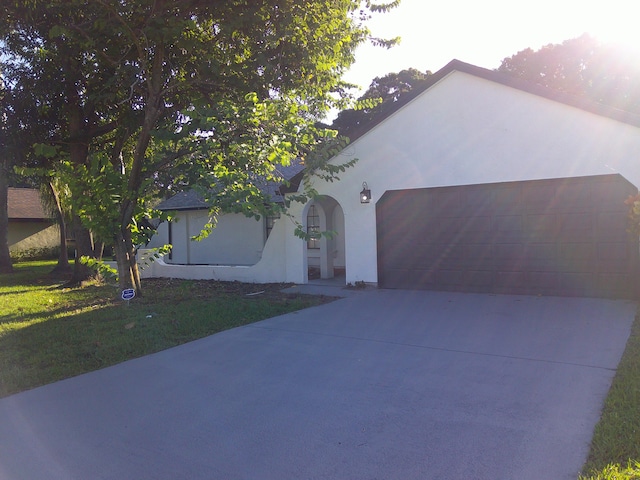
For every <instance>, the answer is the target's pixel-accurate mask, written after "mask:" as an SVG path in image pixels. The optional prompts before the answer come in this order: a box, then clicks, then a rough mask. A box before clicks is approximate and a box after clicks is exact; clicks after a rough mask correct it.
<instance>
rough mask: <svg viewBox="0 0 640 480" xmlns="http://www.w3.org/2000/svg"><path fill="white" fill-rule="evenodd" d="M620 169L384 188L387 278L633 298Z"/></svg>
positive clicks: (381, 209) (627, 189) (382, 266)
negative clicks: (594, 173)
mask: <svg viewBox="0 0 640 480" xmlns="http://www.w3.org/2000/svg"><path fill="white" fill-rule="evenodd" d="M636 193H637V188H636V187H634V186H633V185H632V184H631V183H630V182H628V181H627V180H626V179H625V178H623V177H622V176H621V175H618V174H613V175H598V176H590V177H578V178H562V179H549V180H532V181H521V182H507V183H494V184H482V185H465V186H453V187H435V188H420V189H410V190H392V191H387V192H385V194H384V195H383V196H382V198H381V199H380V200H379V201H378V202H377V204H376V230H377V256H378V285H379V286H380V287H382V288H403V289H425V290H447V291H462V292H481V293H507V294H527V295H558V296H586V297H605V298H632V297H633V298H635V293H636V289H637V271H638V239H637V238H635V239H634V238H633V237H632V236H631V235H630V234H629V233H628V232H627V209H626V205H625V204H624V201H625V199H626V198H627V197H628V196H629V195H634V194H636Z"/></svg>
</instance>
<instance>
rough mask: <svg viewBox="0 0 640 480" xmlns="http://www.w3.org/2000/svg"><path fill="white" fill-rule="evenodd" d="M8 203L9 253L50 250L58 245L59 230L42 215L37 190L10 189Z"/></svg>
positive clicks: (45, 215)
mask: <svg viewBox="0 0 640 480" xmlns="http://www.w3.org/2000/svg"><path fill="white" fill-rule="evenodd" d="M7 199H8V205H7V206H8V212H9V231H8V239H9V251H10V252H16V251H24V250H32V249H39V248H50V247H55V246H57V245H59V244H60V235H59V233H58V227H57V226H56V225H54V224H53V220H52V219H51V217H50V216H49V215H47V214H46V213H45V211H44V209H43V207H42V201H41V199H40V192H39V191H38V190H37V189H35V188H13V187H9V191H8V198H7Z"/></svg>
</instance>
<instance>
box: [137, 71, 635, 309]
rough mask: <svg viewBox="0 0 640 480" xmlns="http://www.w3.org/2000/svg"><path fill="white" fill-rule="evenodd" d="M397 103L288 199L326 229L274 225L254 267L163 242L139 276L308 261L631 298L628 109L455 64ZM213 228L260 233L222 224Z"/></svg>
mask: <svg viewBox="0 0 640 480" xmlns="http://www.w3.org/2000/svg"><path fill="white" fill-rule="evenodd" d="M398 103H399V104H398V105H397V109H396V110H395V111H394V112H393V113H391V114H389V115H388V116H387V117H385V118H383V119H380V120H379V121H378V122H377V123H376V124H374V125H369V126H368V128H367V129H366V131H362V132H361V133H360V134H359V135H356V136H354V137H355V138H352V143H351V144H350V146H349V147H347V148H346V149H345V150H343V151H342V152H341V153H340V154H339V155H338V156H337V157H336V159H335V162H337V163H344V161H347V160H350V159H352V158H358V162H357V163H356V165H355V166H354V167H352V168H349V169H347V171H346V172H344V173H343V174H342V175H341V179H340V181H339V182H334V183H328V182H323V181H319V180H317V179H316V180H315V181H314V187H315V188H316V189H317V191H318V192H319V193H320V194H321V197H320V199H318V200H316V201H314V202H310V203H308V204H307V205H295V204H294V206H293V207H292V209H291V214H292V215H293V216H294V218H296V219H297V220H298V221H300V222H301V223H303V224H304V225H305V226H306V228H307V229H308V230H332V231H334V232H336V236H335V237H334V238H333V239H325V238H322V239H320V240H318V241H314V242H305V241H303V240H301V239H299V238H297V237H295V236H294V233H293V232H294V225H293V223H292V222H289V221H288V220H286V219H281V220H278V221H277V222H275V225H274V226H273V229H272V230H271V232H270V235H269V237H268V238H267V239H266V241H265V243H264V244H263V246H262V249H261V251H260V255H259V259H258V256H256V257H254V258H255V259H257V261H256V263H253V264H252V265H240V264H236V265H232V262H225V261H224V260H225V258H224V257H223V256H218V257H214V253H213V252H212V251H211V252H205V251H203V252H202V257H201V258H200V259H199V261H202V263H206V265H199V266H193V265H191V266H190V265H187V264H181V265H178V264H177V263H178V261H177V259H180V258H185V255H186V254H185V249H187V248H189V247H188V246H187V245H186V244H183V243H179V242H176V240H175V237H174V239H173V244H174V252H173V258H172V259H164V261H160V262H157V263H155V264H154V265H153V266H152V267H151V268H150V269H148V271H147V272H146V273H145V275H146V276H172V277H181V278H218V279H221V280H242V281H254V282H271V281H273V282H280V281H286V282H295V283H306V282H309V281H310V280H309V272H310V271H312V272H313V271H316V268H317V271H319V275H320V277H322V278H331V277H334V276H336V275H341V274H342V273H343V272H344V277H343V281H344V282H345V283H355V282H358V281H362V282H366V283H370V284H377V285H378V286H380V287H384V288H417V289H442V290H458V291H474V292H499V293H524V294H549V295H583V296H604V297H629V296H633V295H635V292H636V283H637V273H638V239H637V238H632V237H631V236H630V235H629V234H628V233H627V223H626V222H627V220H626V206H625V205H624V201H625V199H626V198H627V196H628V195H630V194H635V193H637V185H639V184H640V162H638V154H639V153H640V118H638V117H637V116H634V115H631V114H629V113H626V112H621V111H617V110H611V109H608V108H607V107H605V106H602V105H597V104H593V103H590V102H587V101H585V100H583V99H577V98H574V97H569V96H565V95H560V94H558V93H557V92H555V91H550V90H548V89H545V88H542V87H539V86H536V85H532V84H530V83H526V82H522V81H520V80H518V79H515V78H513V77H510V76H506V75H503V74H500V73H497V72H494V71H489V70H485V69H483V68H479V67H475V66H473V65H469V64H465V63H462V62H460V61H457V60H454V61H452V62H450V63H449V64H448V65H447V66H445V67H444V68H443V69H441V70H440V71H439V72H437V73H436V74H434V75H433V76H432V78H431V81H430V82H429V83H428V84H427V85H426V86H425V88H423V89H422V90H421V91H417V92H412V94H411V98H405V99H403V100H402V101H401V102H398ZM299 179H300V173H299V174H298V175H297V176H295V177H293V179H292V180H293V185H292V187H291V189H292V190H295V188H297V184H299ZM362 192H365V193H369V194H370V198H368V199H367V200H364V201H361V193H362ZM285 194H286V192H285ZM194 220H195V219H194ZM251 221H254V222H255V220H251ZM200 226H201V225H200ZM223 228H224V229H225V230H224V233H223ZM227 228H229V230H228V231H227V230H226V229H227ZM216 230H217V231H214V234H213V235H216V234H218V235H220V236H221V237H222V236H226V237H227V238H230V239H236V241H237V242H238V243H239V242H241V241H244V240H242V239H243V238H244V236H246V235H249V236H251V235H253V236H254V237H257V236H258V235H260V238H262V239H264V238H265V235H264V233H262V230H260V233H258V231H257V230H256V232H255V233H254V234H251V233H249V232H247V231H246V230H243V229H242V228H241V227H239V226H237V225H236V226H232V225H231V223H229V225H228V227H227V225H226V222H225V223H223V219H222V218H221V219H220V222H219V225H218V227H217V229H216ZM234 231H236V232H237V233H233V232H234ZM258 243H259V242H258ZM258 243H256V245H258ZM191 248H193V247H191ZM203 248H205V249H206V247H203ZM249 248H254V250H255V246H253V247H247V249H249ZM222 252H223V250H222V249H220V250H219V251H218V252H217V253H216V255H218V254H219V255H222ZM228 258H231V257H230V253H229V257H228ZM172 262H173V264H171V263H172ZM216 263H221V264H226V265H224V266H222V265H220V266H218V265H214V264H216ZM310 267H312V268H311V269H310ZM313 267H315V268H313Z"/></svg>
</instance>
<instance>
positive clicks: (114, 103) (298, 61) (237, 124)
mask: <svg viewBox="0 0 640 480" xmlns="http://www.w3.org/2000/svg"><path fill="white" fill-rule="evenodd" d="M397 3H399V2H398V1H394V2H389V3H387V4H374V3H372V2H370V1H365V2H361V1H359V0H319V1H311V0H287V1H284V2H283V1H275V0H256V1H252V2H246V1H244V0H230V1H225V2H211V1H210V0H206V1H204V0H191V1H182V2H174V1H168V0H132V1H126V2H123V1H117V0H95V1H81V0H70V1H62V0H58V1H52V0H50V1H37V0H34V1H31V2H25V3H23V2H20V3H18V2H16V3H15V4H14V5H12V6H11V7H10V8H9V9H8V15H7V16H8V19H9V21H8V22H7V23H6V24H5V27H4V29H3V32H2V33H3V36H4V40H5V42H6V43H5V44H6V45H7V46H8V48H6V49H5V54H6V55H7V56H8V58H10V59H11V64H12V67H13V68H14V70H13V72H14V76H13V78H12V81H15V82H18V81H21V80H22V79H23V77H24V76H27V77H29V78H30V79H31V80H32V81H36V82H37V81H38V78H37V76H36V75H34V74H33V72H34V71H36V70H37V69H41V70H43V71H46V72H47V75H44V77H45V78H47V77H48V76H49V75H50V74H53V71H54V70H55V69H57V71H58V82H57V83H56V84H55V85H50V89H49V90H46V89H45V88H41V89H38V90H37V91H38V92H41V94H42V96H43V99H42V103H43V104H55V105H59V103H57V99H63V102H62V103H63V105H64V107H61V108H60V111H59V130H58V132H57V134H58V137H57V138H56V139H43V140H44V141H43V145H40V147H39V150H38V153H40V154H42V155H45V156H48V157H50V158H56V159H60V161H58V162H57V164H56V171H57V175H58V176H59V178H60V179H62V180H63V181H64V182H65V183H66V184H67V185H68V186H69V187H70V189H71V192H72V196H73V203H74V207H75V211H76V213H77V215H78V218H81V219H82V221H83V223H84V225H86V226H89V227H91V228H92V229H93V231H94V232H95V233H96V234H97V235H98V236H100V237H102V238H103V239H108V240H111V241H113V243H114V245H115V251H116V254H117V259H118V274H119V278H120V284H121V286H122V287H129V286H135V287H136V288H138V289H139V288H140V285H139V276H138V272H137V267H136V261H135V246H136V244H138V243H139V242H140V241H141V240H142V239H143V238H144V236H145V233H146V231H145V229H144V228H142V222H141V220H142V218H143V217H144V216H145V215H150V214H151V213H152V212H150V210H149V207H148V205H149V199H150V196H151V195H153V194H157V193H158V192H157V188H158V186H159V185H160V186H166V185H170V186H174V187H175V186H176V185H183V184H185V183H189V184H190V185H191V186H196V187H199V188H201V190H202V192H203V193H205V194H206V195H207V198H208V200H209V201H210V204H211V207H212V213H215V212H217V211H220V210H227V211H229V210H231V211H240V212H243V213H245V214H246V215H256V216H257V215H260V214H263V213H265V209H268V208H273V206H271V205H269V202H268V198H265V196H264V195H263V194H262V190H261V189H260V184H261V183H262V182H264V181H266V180H269V179H274V178H275V177H277V175H276V174H275V167H276V166H277V165H278V164H286V163H288V162H289V161H291V159H292V158H293V157H295V156H300V155H302V156H303V157H305V161H306V166H307V169H308V171H309V173H314V172H315V173H317V172H323V173H322V174H327V175H329V176H333V175H335V174H336V173H337V171H339V170H340V168H341V166H337V167H336V166H330V165H327V164H326V162H323V161H322V158H320V157H319V156H318V155H315V154H314V152H317V151H318V146H322V147H323V149H321V150H323V151H325V152H327V151H328V152H330V151H331V146H332V144H333V143H334V142H335V139H334V138H333V137H334V135H333V134H331V133H328V132H325V131H321V130H317V129H316V128H314V126H313V125H314V121H315V120H316V119H317V118H320V117H321V116H322V115H324V113H325V112H326V111H328V109H329V108H331V107H332V106H335V102H336V100H335V99H336V97H335V96H334V95H332V94H333V93H334V92H336V91H340V90H341V87H342V82H341V80H340V77H341V75H342V73H343V72H344V71H345V69H346V68H348V66H349V65H350V64H351V63H352V62H353V60H354V51H355V48H356V47H357V46H358V45H359V44H360V43H362V42H364V41H366V40H367V39H368V38H370V35H369V32H368V30H367V28H366V26H365V22H366V20H367V19H368V17H369V15H370V14H372V13H375V12H383V11H386V10H388V9H389V8H392V7H393V6H395V5H396V4H397ZM373 40H374V41H377V42H378V43H382V44H386V43H385V42H384V41H382V40H380V39H373ZM36 67H37V68H36ZM41 87H42V85H41ZM338 103H340V100H338ZM51 140H53V141H51ZM327 146H328V147H329V149H328V150H327ZM171 175H175V176H176V177H178V178H179V179H180V180H179V181H167V178H168V177H170V176H171Z"/></svg>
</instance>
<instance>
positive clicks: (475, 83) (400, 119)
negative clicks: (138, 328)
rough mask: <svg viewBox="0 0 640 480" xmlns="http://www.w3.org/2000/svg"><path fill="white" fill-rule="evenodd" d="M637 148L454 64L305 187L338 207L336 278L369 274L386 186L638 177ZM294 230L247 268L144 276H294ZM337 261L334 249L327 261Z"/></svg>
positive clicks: (609, 130)
mask: <svg viewBox="0 0 640 480" xmlns="http://www.w3.org/2000/svg"><path fill="white" fill-rule="evenodd" d="M639 157H640V128H637V127H634V126H631V125H627V124H624V123H620V122H617V121H615V120H612V119H609V118H607V117H602V116H599V115H596V114H591V113H588V112H586V111H584V110H581V109H578V108H574V107H570V106H567V105H565V104H562V103H558V102H554V101H552V100H548V99H545V98H543V97H540V96H537V95H534V94H530V93H527V92H524V91H521V90H518V89H514V88H510V87H507V86H504V85H501V84H498V83H495V82H491V81H489V80H485V79H482V78H479V77H476V76H474V75H470V74H467V73H463V72H456V71H454V72H452V73H450V74H449V75H448V76H446V77H445V78H443V79H442V80H441V81H440V82H439V83H437V84H436V85H433V86H432V87H431V88H429V89H428V90H427V91H425V92H424V93H423V94H421V95H420V96H418V97H417V98H416V99H415V100H413V101H412V102H410V103H409V104H407V105H406V106H404V107H403V108H402V109H400V110H399V111H397V112H396V113H394V114H393V115H392V116H390V117H389V118H387V119H386V120H384V121H383V122H382V123H381V124H379V125H378V126H376V127H375V128H373V129H372V130H371V131H369V132H368V133H367V134H365V135H364V136H362V137H361V138H359V139H358V140H356V141H355V142H354V143H352V144H351V145H350V146H349V147H348V148H347V149H345V150H344V151H343V152H342V153H341V154H340V155H338V157H337V158H336V159H335V160H334V161H335V163H343V162H345V161H348V160H351V159H352V158H358V159H359V161H358V162H357V164H356V165H355V166H354V167H352V168H349V169H347V170H346V171H345V172H343V173H342V174H340V181H338V182H334V183H328V182H323V181H320V180H318V181H316V182H315V184H314V186H315V188H316V189H317V190H318V192H319V193H320V194H322V195H328V196H330V197H332V198H333V199H335V200H336V201H337V202H338V203H339V205H340V207H341V209H342V214H343V215H344V227H345V231H344V238H343V240H344V259H343V260H342V261H343V262H344V265H345V266H346V274H347V277H346V281H347V282H350V283H355V282H357V281H364V282H367V283H376V282H377V279H378V273H377V246H376V215H375V202H377V201H378V200H379V199H380V198H381V197H382V195H383V194H384V192H385V191H387V190H399V189H409V188H425V187H437V186H450V185H471V184H481V183H496V182H511V181H521V180H534V179H545V178H567V177H576V176H589V175H601V174H610V173H620V174H621V175H623V176H624V177H625V178H626V179H628V180H629V181H631V182H632V183H633V184H635V185H636V186H638V185H640V161H639ZM362 182H367V184H368V186H369V188H370V189H371V191H372V195H373V200H372V202H371V203H369V204H361V203H360V199H359V192H360V190H361V189H362ZM306 212H307V209H306V207H305V206H303V205H299V204H294V205H293V206H292V208H291V210H290V213H291V214H292V215H293V217H294V218H295V219H296V220H297V221H299V222H300V223H302V224H306ZM177 225H179V223H178V224H177ZM200 225H202V223H200ZM185 228H187V227H185ZM218 228H219V229H220V231H221V230H222V224H220V225H219V226H218ZM294 229H295V225H294V223H293V222H291V221H289V220H288V219H286V218H284V220H283V219H281V220H280V221H278V222H277V223H276V228H274V230H273V232H272V234H271V236H270V238H269V240H268V242H267V244H266V245H265V248H264V251H263V252H262V258H261V260H260V261H259V262H258V263H256V264H255V265H253V266H252V267H230V266H228V267H211V266H207V267H200V266H192V267H187V266H171V265H166V264H164V263H163V262H157V263H155V264H154V266H153V268H152V270H153V271H154V272H156V273H154V274H153V275H156V276H175V277H178V278H218V279H223V280H241V281H250V282H273V281H287V282H295V283H303V282H304V281H306V272H307V255H306V243H305V242H304V241H303V240H301V239H299V238H297V237H295V236H294V233H293V232H294ZM233 232H234V233H230V235H231V237H230V238H233V240H234V241H236V242H237V241H241V240H242V237H243V234H241V233H239V232H238V230H233ZM176 233H177V231H176V230H174V245H176V248H175V249H174V256H175V255H176V254H177V253H178V252H179V251H186V247H187V245H180V246H179V247H178V244H177V243H176V238H177V237H176ZM258 238H260V237H259V236H258ZM341 241H342V240H341ZM191 243H192V245H191V248H193V242H191ZM174 258H175V257H174ZM174 261H175V260H174ZM339 263H340V259H337V258H336V259H335V261H334V265H339ZM145 276H149V274H147V273H145Z"/></svg>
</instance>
